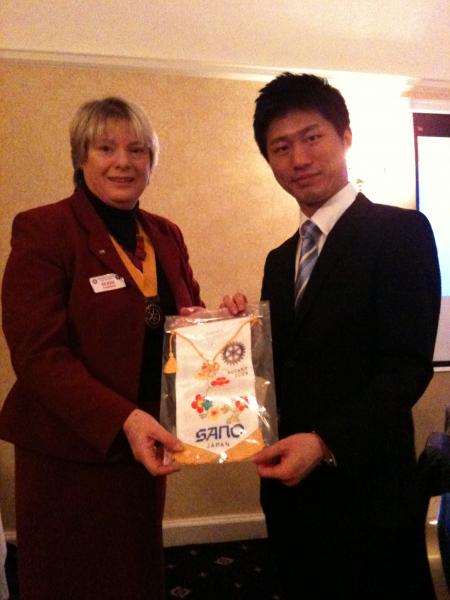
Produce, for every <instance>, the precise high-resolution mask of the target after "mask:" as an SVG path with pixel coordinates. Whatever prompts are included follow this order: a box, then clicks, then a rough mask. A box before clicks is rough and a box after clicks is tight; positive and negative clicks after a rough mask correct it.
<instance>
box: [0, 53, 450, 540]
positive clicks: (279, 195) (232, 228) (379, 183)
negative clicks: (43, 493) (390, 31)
mask: <svg viewBox="0 0 450 600" xmlns="http://www.w3.org/2000/svg"><path fill="white" fill-rule="evenodd" d="M365 77H366V76H365ZM0 81H2V88H3V89H2V104H1V111H2V112H1V122H0V128H1V139H2V144H1V146H0V165H1V169H2V181H1V183H0V186H1V187H0V193H1V198H2V210H1V219H0V272H3V268H4V264H5V261H6V258H7V255H8V252H9V235H10V228H11V221H12V219H13V217H14V215H15V214H16V213H17V212H18V211H19V210H25V209H27V208H30V207H32V206H36V205H38V204H44V203H47V202H52V201H55V200H57V199H60V198H62V197H64V196H65V195H68V194H70V192H71V190H72V184H71V176H72V171H71V165H70V151H69V143H68V133H67V132H68V124H69V121H70V118H71V116H72V114H73V113H74V111H75V110H76V108H77V107H78V106H79V105H80V104H81V103H82V102H83V101H85V100H87V99H90V98H93V97H102V96H105V95H110V94H117V95H122V96H123V97H125V98H127V99H129V100H132V101H135V102H137V103H139V104H141V105H142V106H143V107H144V108H145V109H146V110H147V112H148V113H149V115H150V116H151V119H152V121H153V123H154V125H155V128H156V130H157V131H158V133H159V136H160V139H161V147H162V152H161V161H160V165H159V166H158V169H157V171H156V173H155V175H154V178H153V180H152V182H151V185H150V187H149V188H148V189H147V190H146V192H145V194H144V196H143V198H142V205H143V207H144V208H146V209H150V210H152V211H154V212H157V213H160V214H162V215H164V216H166V217H168V218H170V219H172V220H174V221H175V222H176V223H178V225H179V226H180V227H181V229H182V231H183V232H184V235H185V239H186V242H187V245H188V248H189V250H190V255H191V262H192V266H193V269H194V272H195V274H196V277H197V278H198V280H199V281H200V283H201V286H202V291H203V298H204V300H205V301H206V303H207V305H208V306H210V307H216V306H217V305H218V304H219V302H220V300H221V297H222V295H223V294H224V293H226V292H233V291H236V290H238V289H241V290H244V291H245V292H246V294H247V296H248V297H249V299H251V300H257V299H258V297H259V289H260V280H261V275H262V268H263V264H264V258H265V256H266V254H267V252H268V250H269V249H271V248H272V247H274V246H275V245H277V244H279V243H280V242H281V241H282V240H284V239H285V238H286V237H287V236H288V235H290V234H291V233H292V232H293V231H294V230H295V228H296V223H297V215H298V212H297V207H296V204H295V202H294V201H293V199H291V198H290V197H289V196H287V195H286V194H285V193H284V192H283V191H282V190H281V189H280V188H279V187H278V186H277V184H276V183H275V182H274V180H273V178H272V175H271V173H270V171H269V169H268V167H267V165H266V163H265V161H264V160H263V159H262V158H261V157H260V156H259V154H258V151H257V148H256V144H255V143H254V141H253V137H252V130H251V119H252V113H253V106H254V99H255V97H256V93H257V90H258V89H259V88H260V87H261V83H259V82H257V81H239V80H231V79H214V78H201V77H188V76H181V75H175V74H172V75H168V74H164V73H162V72H156V71H155V72H150V71H144V70H138V69H126V68H114V67H105V66H102V67H97V68H95V67H87V66H86V67H77V66H74V65H71V66H68V65H64V64H58V65H52V64H27V63H19V62H14V61H4V62H3V63H0ZM364 81H366V82H368V81H369V80H368V79H367V77H366V79H365V80H364ZM374 81H376V89H377V94H376V95H375V96H374V94H373V89H372V88H371V86H370V85H364V86H361V85H359V81H357V82H356V83H357V85H354V84H350V83H349V82H348V81H344V80H343V81H342V82H339V81H336V82H335V83H337V84H339V83H342V86H343V88H342V89H343V91H344V93H345V94H346V96H347V97H348V100H349V107H350V109H351V112H352V114H353V113H354V126H353V129H354V138H355V148H354V151H355V152H354V154H353V155H352V156H351V157H349V158H350V163H351V166H352V165H353V166H352V174H353V176H354V178H355V179H356V178H357V177H359V178H360V179H362V180H364V184H363V185H365V186H366V188H365V191H367V193H369V194H370V195H371V197H373V198H374V199H375V200H379V201H384V202H389V203H393V204H398V205H401V206H413V205H414V169H413V151H412V148H411V139H410V138H409V131H410V115H409V113H408V111H407V110H406V104H405V102H404V100H401V91H400V89H398V88H397V87H395V86H394V88H393V87H392V85H391V84H392V82H393V80H389V82H388V83H389V85H387V86H386V87H384V88H380V80H379V79H376V80H374ZM380 89H381V92H380ZM369 102H371V104H370V105H368V103H369ZM368 116H369V117H370V118H367V117H368ZM388 116H389V118H388ZM411 135H412V133H411ZM388 139H389V144H388V145H387V144H386V140H388ZM369 165H370V169H368V166H369ZM19 300H20V299H19ZM0 355H1V356H0V397H1V398H3V397H4V396H5V394H6V393H7V390H8V389H9V388H10V386H11V384H12V382H13V380H14V377H13V374H12V372H11V368H10V365H9V357H8V352H7V349H6V345H5V343H4V339H3V337H1V339H0ZM114 367H115V368H120V365H114ZM449 398H450V374H449V373H439V374H437V375H436V377H435V379H434V380H433V382H432V385H431V386H430V388H429V390H428V391H427V393H426V394H425V397H424V398H423V400H422V401H421V403H420V405H419V408H418V409H417V410H416V416H417V418H418V419H417V420H418V446H419V447H422V446H423V443H424V440H425V438H426V435H427V433H428V432H429V431H431V430H432V429H441V428H442V418H443V407H444V404H445V402H446V401H448V399H449ZM13 502H14V489H13V453H12V449H11V447H10V446H9V445H8V444H4V443H2V444H1V445H0V505H1V508H2V516H3V522H4V525H5V529H6V530H9V531H11V530H13V529H14V510H13ZM259 514H260V511H259V504H258V481H257V477H256V475H255V472H254V469H253V467H252V466H251V465H248V464H242V465H224V466H221V467H216V466H205V467H187V468H185V469H183V471H182V472H181V473H179V474H176V475H174V476H172V477H171V478H170V479H169V485H168V497H167V509H166V520H167V524H168V528H169V529H170V528H171V527H173V526H175V529H176V527H177V524H184V525H185V526H186V527H187V529H189V527H190V526H191V525H192V528H193V529H195V528H198V527H201V525H202V524H204V523H205V522H211V523H213V524H214V523H216V524H219V525H220V526H221V527H222V526H223V525H224V524H226V523H227V522H228V523H232V522H236V523H238V528H239V527H240V525H239V523H240V522H241V521H242V522H246V523H247V524H248V523H250V529H249V530H246V535H247V534H248V535H251V533H252V531H253V533H255V532H256V533H258V532H261V528H260V526H259V521H258V518H259ZM252 524H253V525H252ZM219 529H220V527H219ZM239 531H242V529H240V530H239ZM211 532H212V535H214V536H216V537H217V536H218V535H220V531H218V530H217V531H215V532H214V531H212V530H208V531H207V533H206V534H205V535H206V536H208V535H210V534H211ZM177 539H178V540H179V538H176V536H175V538H173V540H172V541H174V542H177Z"/></svg>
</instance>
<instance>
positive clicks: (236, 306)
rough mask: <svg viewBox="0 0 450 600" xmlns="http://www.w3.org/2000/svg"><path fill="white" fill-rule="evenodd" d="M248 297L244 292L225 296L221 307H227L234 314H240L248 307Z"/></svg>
mask: <svg viewBox="0 0 450 600" xmlns="http://www.w3.org/2000/svg"><path fill="white" fill-rule="evenodd" d="M247 304H248V302H247V298H246V296H245V294H243V293H242V292H237V293H236V294H233V296H224V297H223V299H222V304H221V305H220V308H226V309H227V310H228V312H229V313H231V314H232V315H238V314H239V313H241V312H242V311H244V310H245V309H246V308H247Z"/></svg>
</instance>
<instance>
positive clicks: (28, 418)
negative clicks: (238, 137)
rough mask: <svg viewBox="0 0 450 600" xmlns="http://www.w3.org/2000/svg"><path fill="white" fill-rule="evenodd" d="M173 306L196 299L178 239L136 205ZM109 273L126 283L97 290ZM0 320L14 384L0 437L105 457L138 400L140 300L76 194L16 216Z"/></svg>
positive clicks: (72, 454)
mask: <svg viewBox="0 0 450 600" xmlns="http://www.w3.org/2000/svg"><path fill="white" fill-rule="evenodd" d="M139 219H140V221H141V223H142V225H143V227H144V228H145V230H146V232H147V234H148V235H149V237H150V239H151V241H152V243H153V245H154V248H155V252H156V255H157V258H158V260H159V263H160V265H161V267H162V269H163V270H164V273H165V275H166V278H167V281H168V283H169V285H170V288H171V290H172V294H173V296H174V299H175V302H176V305H177V307H178V308H181V307H182V306H191V305H198V304H200V302H201V301H200V297H199V287H198V284H197V283H196V281H195V280H194V278H193V275H192V271H191V268H190V266H189V260H188V253H187V250H186V247H185V244H184V242H183V237H182V234H181V232H180V230H179V229H178V227H177V226H176V225H174V224H173V223H171V222H169V221H167V220H166V219H164V218H162V217H159V216H156V215H152V214H149V213H146V212H144V211H142V210H140V211H139ZM107 273H115V274H118V275H120V276H122V277H123V278H124V279H125V282H126V287H124V288H122V289H117V290H112V291H107V292H103V293H94V291H93V289H92V287H91V284H90V282H89V279H90V278H91V277H95V276H97V275H103V274H107ZM2 300H3V328H4V332H5V336H6V339H7V342H8V345H9V348H10V351H11V359H12V364H13V367H14V370H15V372H16V375H17V382H16V383H15V385H14V387H13V388H12V390H11V392H10V393H9V395H8V397H7V399H6V402H5V404H4V407H3V410H2V413H1V415H0V436H1V437H2V438H3V439H5V440H8V441H10V442H12V443H14V444H17V445H19V446H20V447H22V448H24V449H29V450H33V451H36V452H40V453H43V454H48V455H50V456H54V457H58V458H65V459H71V460H82V461H92V462H102V461H103V460H104V459H105V458H106V457H107V454H108V451H109V450H110V448H111V446H112V444H113V441H114V440H115V438H116V436H117V434H118V432H120V431H121V427H122V424H123V422H124V420H125V419H126V417H127V416H128V415H129V413H130V412H131V411H132V410H133V409H134V408H136V402H137V395H138V385H139V374H140V369H141V358H142V349H143V343H144V333H145V326H144V324H143V314H144V299H143V296H142V294H141V292H140V291H139V289H138V288H137V287H136V285H135V283H134V281H133V279H132V277H131V276H130V275H129V273H128V271H127V270H126V268H125V267H124V265H123V263H122V261H121V260H120V258H119V256H118V254H117V252H116V250H115V249H114V247H113V245H112V243H111V240H110V238H109V235H108V232H107V230H106V228H105V226H104V225H103V223H102V221H101V220H100V218H99V217H98V215H97V214H96V212H95V210H94V209H93V208H92V206H91V204H90V203H89V201H88V200H87V199H86V198H85V196H84V195H83V193H82V192H80V191H77V192H75V193H74V194H73V195H72V196H71V197H69V198H66V199H65V200H62V201H60V202H57V203H55V204H50V205H47V206H41V207H39V208H35V209H32V210H29V211H26V212H24V213H21V214H19V215H17V217H16V218H15V220H14V224H13V232H12V251H11V255H10V257H9V260H8V263H7V266H6V270H5V274H4V280H3V290H2Z"/></svg>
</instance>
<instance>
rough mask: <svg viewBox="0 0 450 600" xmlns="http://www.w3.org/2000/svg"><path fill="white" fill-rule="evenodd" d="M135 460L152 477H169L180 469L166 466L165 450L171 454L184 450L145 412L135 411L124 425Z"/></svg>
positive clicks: (176, 440) (177, 441)
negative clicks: (164, 459)
mask: <svg viewBox="0 0 450 600" xmlns="http://www.w3.org/2000/svg"><path fill="white" fill-rule="evenodd" d="M123 431H124V433H125V435H126V436H127V439H128V443H129V444H130V447H131V450H132V452H133V456H134V458H135V459H136V460H137V461H138V462H140V463H142V464H143V465H144V467H145V468H146V469H147V471H150V473H151V474H152V475H155V476H157V475H169V474H170V473H174V472H175V471H179V470H180V468H179V466H177V465H173V464H172V465H164V464H163V453H164V448H167V450H170V451H171V452H177V451H178V452H179V451H180V450H183V445H182V444H181V442H180V441H179V440H178V439H177V438H176V437H175V436H173V435H172V434H171V433H169V432H168V431H167V430H166V429H164V427H163V426H162V425H160V424H159V423H158V421H157V420H156V419H154V418H153V417H152V416H151V415H149V414H148V413H146V412H144V411H143V410H139V409H138V408H137V409H136V410H133V412H132V413H130V414H129V415H128V417H127V419H126V420H125V423H124V424H123Z"/></svg>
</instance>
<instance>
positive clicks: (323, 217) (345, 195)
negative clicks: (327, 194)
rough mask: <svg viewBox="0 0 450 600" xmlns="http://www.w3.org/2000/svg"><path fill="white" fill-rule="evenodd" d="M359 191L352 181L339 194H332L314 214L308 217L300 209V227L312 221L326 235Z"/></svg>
mask: <svg viewBox="0 0 450 600" xmlns="http://www.w3.org/2000/svg"><path fill="white" fill-rule="evenodd" d="M357 194H358V191H357V190H356V189H355V187H354V186H353V185H352V184H351V183H347V185H345V186H344V187H343V188H342V189H341V190H339V192H337V194H334V196H331V198H329V199H328V200H327V201H326V202H325V204H323V205H322V206H321V207H320V208H318V209H317V210H316V212H315V213H314V214H313V216H312V217H311V218H310V217H307V216H306V215H305V214H303V212H302V210H301V209H300V227H301V226H302V225H303V223H304V222H305V221H308V220H309V221H312V222H313V223H315V224H316V225H317V226H318V227H319V228H320V231H321V232H322V234H323V235H324V236H325V237H326V236H327V235H328V234H329V233H330V231H331V230H332V229H333V227H334V226H335V225H336V223H337V221H338V220H339V218H340V217H341V216H342V215H343V214H344V212H345V211H346V210H347V208H348V207H349V206H350V205H351V204H353V202H354V201H355V198H356V196H357Z"/></svg>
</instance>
